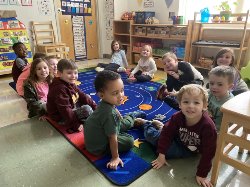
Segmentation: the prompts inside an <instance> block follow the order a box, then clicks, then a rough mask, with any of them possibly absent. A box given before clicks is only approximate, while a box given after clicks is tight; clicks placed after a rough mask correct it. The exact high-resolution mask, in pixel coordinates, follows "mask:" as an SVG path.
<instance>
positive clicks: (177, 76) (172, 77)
mask: <svg viewBox="0 0 250 187" xmlns="http://www.w3.org/2000/svg"><path fill="white" fill-rule="evenodd" d="M162 63H163V64H164V71H165V72H166V73H167V80H166V85H162V86H161V87H160V88H159V89H158V92H157V95H156V98H157V99H159V100H164V101H165V102H166V103H167V104H169V105H170V106H171V107H173V108H175V109H177V110H179V107H178V102H177V101H176V98H175V97H174V96H175V91H179V90H180V89H181V87H182V86H184V85H187V84H191V83H193V84H200V85H203V76H202V75H201V73H200V72H199V71H198V70H196V69H195V68H194V67H193V66H192V65H191V64H190V63H188V62H179V61H178V59H177V57H176V55H175V54H174V53H172V52H168V53H166V54H164V55H163V57H162Z"/></svg>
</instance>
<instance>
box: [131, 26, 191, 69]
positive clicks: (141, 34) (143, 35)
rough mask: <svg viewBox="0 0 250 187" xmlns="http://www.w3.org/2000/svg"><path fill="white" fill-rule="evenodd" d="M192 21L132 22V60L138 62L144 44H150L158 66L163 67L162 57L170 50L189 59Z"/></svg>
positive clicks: (182, 57) (180, 56)
mask: <svg viewBox="0 0 250 187" xmlns="http://www.w3.org/2000/svg"><path fill="white" fill-rule="evenodd" d="M191 32H192V21H189V23H188V24H187V25H172V24H131V35H130V36H131V38H130V42H131V49H132V51H131V61H132V63H137V62H138V55H139V54H140V52H141V48H142V46H144V45H146V44H149V45H151V46H152V49H153V57H154V59H155V61H156V65H157V67H158V68H163V65H162V62H161V57H162V56H163V55H164V54H165V53H166V52H169V51H172V52H174V53H175V54H176V55H177V58H178V59H179V60H185V61H186V60H188V57H189V47H190V45H191V43H190V41H191Z"/></svg>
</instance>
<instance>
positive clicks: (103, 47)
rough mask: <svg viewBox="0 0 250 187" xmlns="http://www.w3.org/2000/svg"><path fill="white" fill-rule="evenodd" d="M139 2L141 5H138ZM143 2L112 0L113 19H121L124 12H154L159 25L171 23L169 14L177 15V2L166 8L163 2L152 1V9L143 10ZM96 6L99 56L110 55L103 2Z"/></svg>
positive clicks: (159, 0) (99, 0)
mask: <svg viewBox="0 0 250 187" xmlns="http://www.w3.org/2000/svg"><path fill="white" fill-rule="evenodd" d="M139 2H141V3H139ZM143 2H144V1H143V0H140V1H139V0H114V9H115V10H114V19H118V20H119V19H121V16H122V14H123V13H124V12H127V11H154V12H155V13H156V16H155V17H156V18H157V19H159V21H160V23H172V20H169V19H168V17H169V12H175V15H180V14H179V0H174V1H173V3H172V5H171V6H170V7H169V8H168V7H167V5H166V3H165V0H154V7H152V8H144V7H143ZM97 4H98V12H99V15H98V18H99V25H98V27H99V36H100V54H110V53H111V50H110V47H109V46H110V43H111V40H107V39H106V37H105V26H104V24H105V21H104V20H105V16H104V11H105V7H104V6H105V1H103V0H97ZM107 46H108V47H107Z"/></svg>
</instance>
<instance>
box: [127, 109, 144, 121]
mask: <svg viewBox="0 0 250 187" xmlns="http://www.w3.org/2000/svg"><path fill="white" fill-rule="evenodd" d="M127 115H129V116H132V117H134V118H142V119H145V118H146V117H147V114H146V113H145V112H143V111H135V112H130V113H128V114H127Z"/></svg>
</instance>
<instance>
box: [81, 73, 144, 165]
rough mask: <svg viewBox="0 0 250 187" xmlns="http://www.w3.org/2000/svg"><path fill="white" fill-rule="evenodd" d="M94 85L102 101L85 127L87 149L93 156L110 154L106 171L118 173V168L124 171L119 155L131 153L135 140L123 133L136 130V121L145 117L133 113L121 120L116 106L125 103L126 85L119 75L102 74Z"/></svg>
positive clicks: (141, 114) (139, 113) (99, 74)
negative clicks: (132, 128) (111, 170)
mask: <svg viewBox="0 0 250 187" xmlns="http://www.w3.org/2000/svg"><path fill="white" fill-rule="evenodd" d="M94 84H95V89H96V93H97V94H98V96H99V97H100V98H101V99H102V100H101V102H100V103H99V105H98V107H97V109H96V110H95V111H94V112H93V113H92V114H91V115H90V116H89V117H88V119H87V120H86V122H85V124H84V139H85V146H86V149H87V150H88V151H89V152H90V153H92V154H94V155H102V154H106V153H111V156H112V158H111V160H110V162H108V163H107V167H108V168H110V169H115V170H116V169H117V166H118V165H119V164H121V166H122V167H123V162H122V160H121V159H120V157H119V154H118V153H119V152H125V151H129V150H130V149H131V148H132V147H133V146H134V138H133V136H131V135H129V134H127V133H125V132H124V131H126V130H128V129H130V128H131V127H133V125H134V121H135V118H136V117H138V118H145V117H146V114H145V113H144V112H133V113H129V114H128V115H126V116H124V117H122V116H121V114H120V112H119V111H118V110H117V108H116V106H119V105H121V104H122V102H123V96H124V85H123V82H122V79H121V76H120V75H119V74H118V73H115V72H112V71H109V70H104V71H102V72H99V73H98V74H97V76H96V79H95V82H94Z"/></svg>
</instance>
